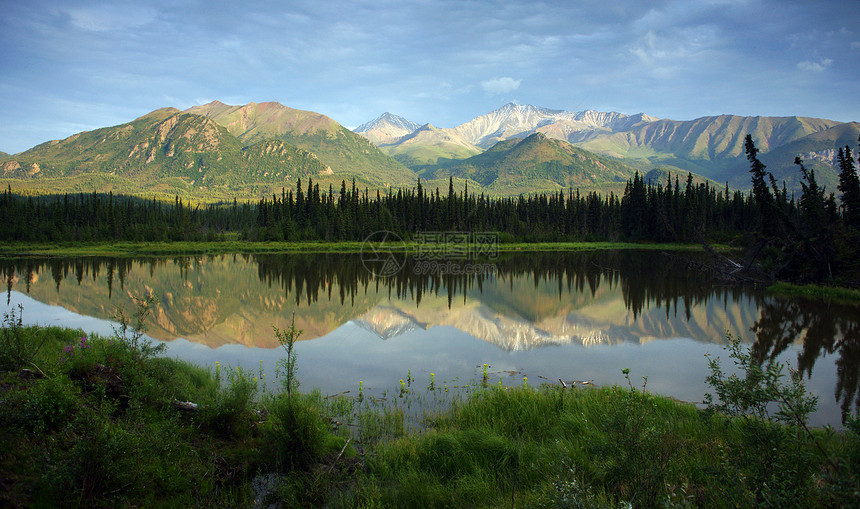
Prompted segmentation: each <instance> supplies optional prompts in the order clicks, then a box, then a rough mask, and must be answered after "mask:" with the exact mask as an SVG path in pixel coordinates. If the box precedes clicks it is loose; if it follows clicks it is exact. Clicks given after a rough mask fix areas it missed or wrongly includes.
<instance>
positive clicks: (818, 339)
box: [752, 298, 860, 421]
mask: <svg viewBox="0 0 860 509" xmlns="http://www.w3.org/2000/svg"><path fill="white" fill-rule="evenodd" d="M759 309H760V310H761V316H760V318H759V320H758V321H757V322H756V323H755V324H754V325H753V327H752V331H753V332H754V333H755V335H756V341H755V343H754V344H753V346H752V354H753V358H754V359H756V361H758V362H759V363H764V362H772V361H774V360H775V359H776V358H777V357H778V356H779V355H780V354H782V353H784V352H785V351H786V350H787V349H788V347H789V346H790V345H792V344H793V343H795V342H797V341H800V342H801V344H802V345H803V349H802V350H801V352H800V353H799V354H798V357H797V369H798V371H800V372H801V373H803V374H804V376H805V377H806V378H809V377H811V376H812V369H813V367H814V366H815V362H816V360H818V359H819V358H821V357H823V356H826V355H833V354H837V355H838V356H839V357H838V359H837V360H836V373H837V380H836V388H835V392H834V396H835V397H836V400H837V401H838V402H839V405H840V408H841V409H842V419H843V421H844V419H845V416H846V415H848V414H849V413H850V412H851V407H852V404H853V405H854V406H855V407H857V406H860V392H858V385H859V384H860V322H858V309H857V306H850V305H840V304H834V303H829V302H822V301H812V300H806V299H776V298H766V299H762V300H761V302H760V303H759Z"/></svg>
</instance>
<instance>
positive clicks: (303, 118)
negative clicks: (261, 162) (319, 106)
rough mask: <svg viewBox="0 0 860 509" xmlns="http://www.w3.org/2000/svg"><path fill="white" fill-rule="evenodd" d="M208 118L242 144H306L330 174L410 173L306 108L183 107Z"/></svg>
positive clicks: (380, 181) (400, 181)
mask: <svg viewBox="0 0 860 509" xmlns="http://www.w3.org/2000/svg"><path fill="white" fill-rule="evenodd" d="M187 112H188V113H195V114H199V115H204V116H206V117H207V118H211V119H212V120H214V121H215V122H216V123H218V124H219V125H221V126H223V127H225V128H226V129H227V130H228V131H229V132H230V133H231V134H233V135H234V136H236V137H237V138H238V139H239V140H240V141H242V142H243V143H245V144H246V145H253V144H254V143H258V142H260V141H263V140H272V139H277V140H282V141H284V142H287V143H289V144H291V145H293V146H295V147H298V148H301V149H303V150H307V151H309V152H312V153H314V154H316V156H317V157H318V158H319V159H320V161H322V162H323V163H324V164H325V165H326V166H327V167H329V168H330V169H331V175H332V180H333V181H337V182H339V181H340V179H346V180H349V179H351V178H353V177H355V178H356V179H357V180H358V181H359V182H363V183H366V184H370V185H371V186H374V187H377V186H382V185H385V186H395V187H396V186H406V185H410V184H411V183H412V182H413V180H414V174H413V173H412V172H411V171H410V170H409V169H408V168H406V167H405V166H403V165H402V164H401V163H399V162H397V161H395V160H394V159H392V158H390V157H388V156H386V155H385V154H383V153H382V152H381V151H380V150H379V149H378V148H377V147H376V145H374V144H372V143H370V142H369V141H368V140H367V139H365V138H363V137H362V136H360V135H358V134H356V133H354V132H352V131H350V130H349V129H347V128H345V127H343V126H342V125H340V124H338V123H337V122H335V121H334V120H332V119H331V118H329V117H327V116H325V115H321V114H319V113H315V112H312V111H304V110H296V109H293V108H288V107H287V106H284V105H282V104H279V103H276V102H265V103H259V104H258V103H253V102H252V103H248V104H246V105H244V106H230V105H226V104H223V103H221V102H218V101H213V102H211V103H209V104H204V105H202V106H195V107H193V108H189V109H188V110H187Z"/></svg>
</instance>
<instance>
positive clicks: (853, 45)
mask: <svg viewBox="0 0 860 509" xmlns="http://www.w3.org/2000/svg"><path fill="white" fill-rule="evenodd" d="M851 49H860V41H854V42H852V43H851Z"/></svg>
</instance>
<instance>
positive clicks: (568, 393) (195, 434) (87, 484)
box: [0, 319, 860, 508]
mask: <svg viewBox="0 0 860 509" xmlns="http://www.w3.org/2000/svg"><path fill="white" fill-rule="evenodd" d="M19 344H25V345H28V346H29V347H30V348H24V349H20V348H15V345H19ZM10 345H11V347H10ZM22 356H23V357H24V358H25V359H26V362H25V363H22V362H12V361H16V360H17V361H20V360H21V357H22ZM23 369H30V371H23ZM299 369H300V368H299ZM37 372H39V373H43V374H44V376H42V375H38V374H36V373H37ZM255 375H257V373H249V372H246V371H242V370H239V369H235V370H234V369H228V368H223V369H222V368H220V367H218V368H216V370H215V371H209V370H206V369H202V368H200V367H197V366H194V365H192V364H189V363H186V362H181V361H176V360H173V359H170V358H165V357H157V356H152V355H147V353H146V349H141V348H139V347H137V348H136V347H135V346H134V343H133V342H130V341H128V340H125V339H124V338H122V337H116V336H115V337H109V338H101V337H90V338H86V339H85V340H82V339H81V333H80V331H75V330H68V329H61V328H39V327H22V326H20V325H17V324H16V323H15V321H14V320H8V319H7V320H6V321H5V323H4V327H3V328H2V329H0V402H2V408H3V412H2V413H0V436H3V437H4V438H5V439H6V440H5V441H4V447H3V448H2V449H0V479H2V480H3V485H4V490H3V493H2V494H0V505H12V506H15V505H22V506H34V505H35V506H39V505H42V506H55V505H58V504H61V505H64V506H85V507H115V506H161V505H165V506H182V507H188V506H231V507H232V506H250V505H251V504H252V503H253V499H254V498H255V492H254V489H253V488H252V481H253V480H254V479H255V478H258V477H257V476H265V477H266V478H268V479H269V480H270V481H272V486H273V489H272V490H270V491H269V493H268V495H267V497H266V503H267V504H268V503H274V502H280V503H281V504H282V505H283V506H284V507H296V506H311V507H322V506H325V507H333V508H348V507H349V508H351V507H535V508H542V507H547V508H548V507H613V508H614V507H629V506H628V505H627V504H628V503H629V504H631V505H632V506H633V507H667V506H668V507H691V506H696V507H752V506H754V505H757V504H758V505H764V506H779V507H785V506H791V505H794V506H802V507H827V506H845V505H850V504H856V503H858V502H860V498H858V496H857V494H856V493H854V491H852V490H856V485H857V483H856V480H857V473H858V472H860V434H858V432H860V425H857V424H856V423H849V427H848V429H846V430H845V431H844V432H839V433H836V432H833V431H832V430H815V431H814V434H815V436H816V437H817V441H818V443H819V445H820V446H821V449H820V450H819V449H818V447H817V446H816V445H815V444H814V443H813V442H812V441H811V440H810V439H809V437H808V435H806V434H804V433H801V432H799V430H798V429H797V428H795V427H789V426H783V425H779V424H775V423H770V422H760V421H756V420H749V419H746V418H729V417H726V416H724V415H722V414H719V413H714V412H707V411H703V410H700V409H699V408H697V407H695V406H694V405H692V404H687V403H680V402H677V401H674V400H671V399H669V398H665V397H661V396H657V395H654V394H651V393H649V392H647V391H646V390H645V388H644V387H642V388H638V387H634V386H633V385H632V384H628V386H627V387H605V388H562V387H559V386H553V385H542V386H536V387H535V386H531V385H527V384H526V383H525V381H524V382H523V383H522V384H521V385H518V386H516V387H503V386H501V385H496V384H493V383H491V380H492V377H489V378H487V377H486V376H482V377H480V378H476V379H475V380H473V381H469V382H465V383H464V382H457V384H456V386H455V385H454V384H453V383H451V384H450V387H449V383H447V382H445V381H436V380H432V381H427V380H425V381H417V380H415V379H414V378H412V376H411V373H410V374H409V375H408V376H407V377H406V380H405V381H404V383H403V384H402V385H401V386H400V390H399V391H392V392H391V393H388V394H384V395H383V396H382V397H373V396H370V395H364V394H363V393H362V396H361V397H358V396H357V395H356V396H347V395H341V396H337V397H324V396H323V395H321V394H320V393H319V392H318V391H312V392H310V393H297V392H295V391H293V392H292V394H291V395H287V393H286V392H284V391H277V390H276V391H272V390H263V389H262V387H261V386H260V385H259V384H258V380H257V379H256V376H255ZM428 382H429V383H428ZM393 385H395V384H393ZM175 400H179V401H187V400H190V401H193V402H196V403H198V404H199V407H198V409H197V410H196V411H183V410H179V409H178V408H177V407H176V406H175V405H174V401H175ZM825 453H826V454H827V457H825V456H824V454H825ZM827 458H830V459H831V460H833V461H835V463H832V464H835V465H836V466H837V467H839V468H838V471H837V470H834V468H833V467H832V466H831V465H832V464H831V463H828V462H827V461H828V460H827ZM258 479H259V478H258ZM762 497H764V498H762Z"/></svg>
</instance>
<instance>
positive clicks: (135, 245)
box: [0, 240, 729, 258]
mask: <svg viewBox="0 0 860 509" xmlns="http://www.w3.org/2000/svg"><path fill="white" fill-rule="evenodd" d="M369 245H373V246H375V247H377V248H378V247H379V246H381V245H384V246H385V249H387V250H390V251H394V252H412V251H415V250H417V249H418V246H419V245H420V244H419V243H418V242H402V241H401V242H385V243H384V244H381V243H378V242H376V243H372V244H366V243H365V242H340V241H339V242H323V241H306V242H244V241H239V240H227V241H214V242H94V243H63V242H58V243H25V242H8V243H5V244H3V245H2V246H0V256H2V257H6V258H12V257H21V256H116V257H129V256H159V255H164V256H169V255H207V254H233V253H237V254H265V253H359V252H361V250H362V248H366V247H368V246H369ZM495 246H497V248H498V251H499V252H510V251H583V250H605V249H616V250H617V249H644V250H664V251H702V250H703V249H702V246H701V245H698V244H678V243H672V244H668V243H667V244H661V243H630V242H537V243H525V242H515V243H499V244H495ZM716 249H719V250H728V249H729V248H728V247H725V246H716Z"/></svg>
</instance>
